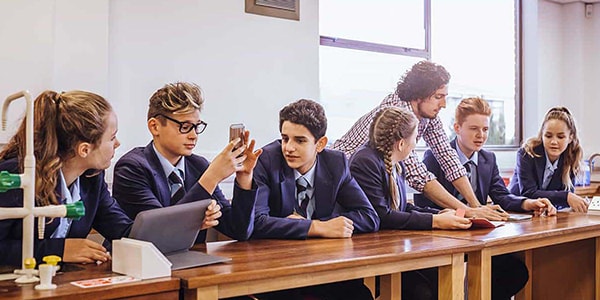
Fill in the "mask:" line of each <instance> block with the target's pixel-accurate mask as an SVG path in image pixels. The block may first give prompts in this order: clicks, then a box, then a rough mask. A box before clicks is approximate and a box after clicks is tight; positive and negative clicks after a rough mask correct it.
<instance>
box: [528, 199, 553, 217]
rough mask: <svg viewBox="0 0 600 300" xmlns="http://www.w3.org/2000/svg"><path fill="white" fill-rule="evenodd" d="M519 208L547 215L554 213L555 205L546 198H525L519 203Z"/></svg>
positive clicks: (537, 214)
mask: <svg viewBox="0 0 600 300" xmlns="http://www.w3.org/2000/svg"><path fill="white" fill-rule="evenodd" d="M521 208H523V209H524V210H527V211H533V214H534V215H536V216H540V215H542V214H544V213H545V214H546V215H547V216H554V215H556V207H554V205H552V202H550V200H548V199H546V198H539V199H525V200H524V201H523V203H521Z"/></svg>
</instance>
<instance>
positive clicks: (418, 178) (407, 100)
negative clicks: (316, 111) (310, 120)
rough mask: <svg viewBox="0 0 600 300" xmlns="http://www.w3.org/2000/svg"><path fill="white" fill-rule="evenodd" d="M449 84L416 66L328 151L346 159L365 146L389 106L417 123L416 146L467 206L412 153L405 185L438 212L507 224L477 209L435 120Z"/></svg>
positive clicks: (430, 66)
mask: <svg viewBox="0 0 600 300" xmlns="http://www.w3.org/2000/svg"><path fill="white" fill-rule="evenodd" d="M449 81H450V74H449V73H448V71H446V69H445V68H444V67H443V66H440V65H437V64H435V63H432V62H429V61H421V62H418V63H416V64H415V65H413V66H412V68H411V69H410V70H409V71H407V72H406V73H405V74H404V76H403V77H402V78H401V79H400V81H399V82H398V85H397V87H396V92H395V93H392V94H390V95H388V96H387V97H386V98H385V99H384V100H383V102H381V104H380V105H379V106H377V107H375V108H374V109H373V110H372V111H370V112H369V113H367V114H366V115H364V116H362V117H361V118H360V119H359V120H358V121H357V122H356V123H355V124H354V125H353V126H352V128H350V130H349V131H348V132H347V133H346V134H345V135H344V136H343V137H342V138H340V139H339V140H337V141H335V143H334V144H333V148H334V149H337V150H341V151H343V152H344V153H346V155H347V156H350V155H352V153H354V152H355V151H356V149H357V148H358V147H359V146H361V145H363V144H365V143H366V142H367V139H368V135H369V132H368V131H369V126H370V125H371V122H372V121H373V116H374V115H375V114H376V113H377V111H379V110H380V109H382V108H385V107H389V106H397V107H401V108H404V109H407V110H409V111H411V112H413V113H414V114H415V116H416V117H417V119H419V127H418V133H417V141H418V140H420V139H421V137H422V138H423V139H424V140H425V142H426V143H427V145H428V146H429V148H430V149H431V150H432V152H433V155H434V156H435V158H436V159H437V161H438V162H439V163H440V165H441V167H442V170H443V171H444V175H445V177H446V179H447V180H448V181H450V182H452V185H454V187H455V188H456V189H457V190H458V191H459V192H460V194H461V195H464V198H465V199H466V201H467V203H468V206H467V205H465V204H463V203H462V202H461V201H459V200H458V199H456V197H454V196H452V195H451V194H450V193H448V192H447V191H446V190H445V189H444V187H443V186H442V185H441V184H440V183H439V182H438V181H437V179H436V177H435V175H433V174H432V173H431V172H429V171H428V170H427V167H426V166H425V165H424V164H423V163H422V162H421V161H420V160H419V157H418V155H417V153H416V152H415V151H414V150H413V151H412V152H411V154H410V156H409V157H408V158H407V159H406V160H405V161H404V163H405V165H406V172H407V174H406V180H407V181H408V184H409V185H410V186H411V187H412V188H414V189H416V190H417V191H419V192H421V193H424V194H425V196H427V197H428V198H429V199H431V200H433V201H434V202H435V203H436V204H437V205H439V206H440V207H444V208H453V209H457V208H463V209H464V210H465V212H466V216H468V217H472V216H477V217H485V218H488V219H490V220H506V219H507V217H508V214H506V213H501V212H498V211H496V210H495V209H492V208H490V207H487V206H481V205H480V204H479V201H478V200H477V197H476V196H475V193H474V192H473V189H472V188H471V184H470V182H469V179H468V178H467V176H466V175H467V172H466V170H465V168H464V167H463V166H462V164H461V163H460V160H459V159H458V155H457V154H456V151H455V150H454V149H452V147H450V144H449V140H448V136H446V133H445V132H444V126H443V124H442V120H441V119H440V117H439V116H438V113H439V112H440V110H441V109H442V108H445V107H446V96H448V82H449Z"/></svg>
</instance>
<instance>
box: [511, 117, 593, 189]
mask: <svg viewBox="0 0 600 300" xmlns="http://www.w3.org/2000/svg"><path fill="white" fill-rule="evenodd" d="M550 120H560V121H563V122H565V124H567V128H569V130H570V131H571V142H570V143H569V145H567V149H565V151H564V152H563V153H564V155H563V157H564V160H565V161H564V162H563V166H564V167H563V170H562V174H561V178H562V183H563V184H564V186H565V190H570V189H572V188H573V182H572V180H571V173H573V174H575V175H576V176H581V175H582V171H583V169H582V167H581V158H582V157H583V148H582V147H581V144H580V143H579V137H578V136H577V127H576V126H575V119H574V118H573V116H572V115H571V112H570V111H569V110H568V109H567V108H566V107H563V106H555V107H553V108H551V109H550V110H548V112H547V113H546V115H545V116H544V121H543V122H542V126H541V127H540V131H539V132H538V135H537V136H535V137H532V138H530V139H528V140H527V141H526V142H525V143H524V144H523V149H524V150H525V152H526V153H527V154H529V156H531V157H541V155H540V154H539V153H536V152H535V148H536V147H537V146H539V145H542V144H543V139H542V135H543V134H544V133H543V130H544V126H545V125H546V122H548V121H550Z"/></svg>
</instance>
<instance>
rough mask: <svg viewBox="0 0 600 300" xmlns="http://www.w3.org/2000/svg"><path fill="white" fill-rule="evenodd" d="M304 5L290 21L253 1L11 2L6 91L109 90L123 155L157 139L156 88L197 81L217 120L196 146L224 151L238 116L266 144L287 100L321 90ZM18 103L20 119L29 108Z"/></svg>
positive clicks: (1, 82) (314, 38)
mask: <svg viewBox="0 0 600 300" xmlns="http://www.w3.org/2000/svg"><path fill="white" fill-rule="evenodd" d="M300 8H301V11H300V18H301V20H300V21H290V20H284V19H279V18H272V17H265V16H259V15H254V14H246V13H245V12H244V1H243V0H236V1H233V0H230V1H220V0H175V1H159V0H112V1H110V0H93V1H79V0H53V1H49V0H8V1H1V2H0V11H1V12H3V14H2V18H0V39H1V40H2V41H7V42H3V47H2V48H1V49H0V70H2V71H1V72H0V95H2V97H4V95H8V94H10V93H12V92H15V91H18V90H21V89H29V90H30V91H31V93H32V94H33V96H34V97H35V95H37V94H39V93H40V92H41V91H43V90H45V89H54V90H58V91H62V90H71V89H84V90H90V91H93V92H96V93H99V94H101V95H104V96H106V97H107V98H108V100H109V101H111V103H112V104H113V105H114V106H115V109H116V110H117V113H118V115H119V118H120V129H119V138H120V140H121V143H122V145H123V146H122V148H121V149H120V151H119V154H122V153H124V152H125V151H127V150H128V149H130V148H131V147H133V146H139V145H145V144H146V143H147V142H148V141H149V139H150V135H149V134H148V133H147V129H146V126H145V122H146V108H147V101H148V98H149V97H150V95H151V94H152V93H153V92H154V91H155V90H156V89H158V88H160V87H161V86H162V85H163V84H164V83H166V82H173V81H177V80H185V81H193V82H196V83H197V84H199V85H200V86H201V87H202V88H203V90H204V92H205V95H206V103H205V109H204V112H203V114H202V117H203V118H204V119H205V120H206V122H207V123H208V124H209V126H208V128H207V130H206V132H205V133H203V134H202V135H201V136H200V140H199V144H198V147H197V149H196V152H198V153H202V154H205V155H207V156H209V157H211V156H212V155H214V154H215V153H217V152H218V151H220V150H221V149H222V148H223V147H224V145H225V144H226V143H227V137H228V125H229V124H230V123H237V122H244V123H246V127H247V128H248V129H250V130H251V131H252V132H253V135H254V137H255V138H256V139H257V142H258V144H259V145H263V144H266V143H268V142H270V141H271V140H272V139H274V138H276V137H277V135H278V129H277V117H278V116H277V113H278V111H279V109H281V107H283V105H285V104H286V103H288V102H290V101H293V100H296V99H299V98H301V97H305V98H313V99H316V98H317V97H318V95H319V92H318V89H319V81H318V45H319V38H318V22H317V17H318V9H317V2H316V1H302V2H301V4H300ZM15 106H18V104H16V105H15ZM13 110H14V112H16V113H15V114H13V115H11V119H10V120H9V121H11V123H13V124H14V123H16V122H17V117H18V116H19V115H20V111H22V108H19V107H15V108H13V107H12V106H11V110H10V111H11V112H13Z"/></svg>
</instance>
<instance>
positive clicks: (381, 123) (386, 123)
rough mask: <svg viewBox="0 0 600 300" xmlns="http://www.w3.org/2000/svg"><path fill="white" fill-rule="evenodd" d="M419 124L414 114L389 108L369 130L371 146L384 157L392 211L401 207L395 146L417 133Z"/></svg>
mask: <svg viewBox="0 0 600 300" xmlns="http://www.w3.org/2000/svg"><path fill="white" fill-rule="evenodd" d="M417 124H418V121H417V118H416V117H415V115H414V114H413V113H411V112H409V111H407V110H404V109H401V108H398V107H388V108H384V109H382V110H380V111H378V112H377V113H376V114H375V116H374V117H373V122H372V123H371V127H370V128H369V146H371V147H372V148H373V149H375V150H377V152H379V154H381V155H382V157H383V161H384V163H385V170H386V173H387V174H388V181H389V186H390V195H391V196H392V197H391V198H392V209H395V210H398V208H399V207H400V206H399V203H400V199H398V190H397V188H398V187H397V183H396V181H395V180H394V177H393V171H394V168H397V169H396V171H397V172H398V173H397V174H400V172H399V170H398V167H399V166H398V165H397V164H394V163H393V162H392V152H393V150H394V144H395V143H396V142H398V141H399V140H401V139H404V138H408V137H409V136H410V135H411V134H412V133H413V132H414V131H415V128H416V127H417Z"/></svg>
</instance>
